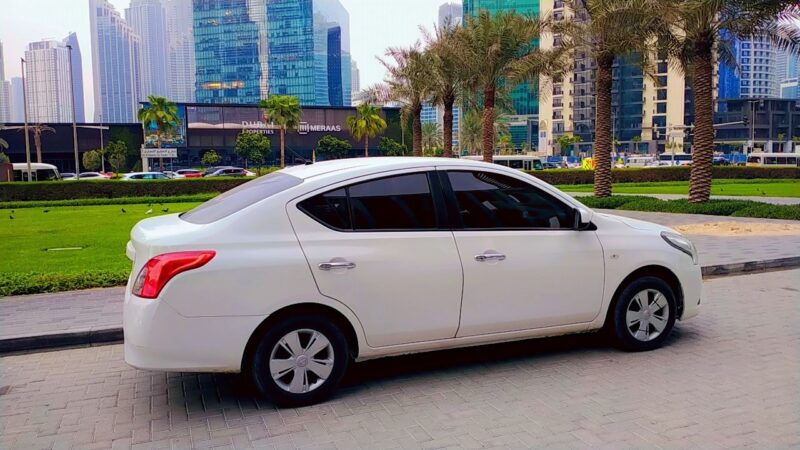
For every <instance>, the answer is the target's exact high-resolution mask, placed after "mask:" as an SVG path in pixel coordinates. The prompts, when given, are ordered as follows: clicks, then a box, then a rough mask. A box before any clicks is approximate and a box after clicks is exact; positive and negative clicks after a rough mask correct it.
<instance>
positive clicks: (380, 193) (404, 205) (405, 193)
mask: <svg viewBox="0 0 800 450" xmlns="http://www.w3.org/2000/svg"><path fill="white" fill-rule="evenodd" d="M348 193H349V194H350V208H351V210H352V218H353V228H354V229H356V230H421V229H435V228H436V212H435V210H434V206H433V196H432V195H431V188H430V185H429V184H428V175H427V174H425V173H414V174H408V175H398V176H393V177H387V178H381V179H378V180H371V181H366V182H364V183H359V184H354V185H352V186H350V187H349V188H348Z"/></svg>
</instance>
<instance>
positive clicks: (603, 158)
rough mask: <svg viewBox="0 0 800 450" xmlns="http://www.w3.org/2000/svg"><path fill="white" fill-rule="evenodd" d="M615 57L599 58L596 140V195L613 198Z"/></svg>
mask: <svg viewBox="0 0 800 450" xmlns="http://www.w3.org/2000/svg"><path fill="white" fill-rule="evenodd" d="M613 66H614V57H613V56H610V55H603V56H598V58H597V115H596V117H595V121H596V125H595V138H594V195H595V196H596V197H610V196H611V145H612V142H611V84H612V78H611V77H612V70H613Z"/></svg>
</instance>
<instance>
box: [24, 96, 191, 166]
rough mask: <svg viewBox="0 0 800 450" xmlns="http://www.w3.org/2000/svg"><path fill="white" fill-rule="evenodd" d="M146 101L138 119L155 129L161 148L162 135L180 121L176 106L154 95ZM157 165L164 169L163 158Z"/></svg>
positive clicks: (157, 144)
mask: <svg viewBox="0 0 800 450" xmlns="http://www.w3.org/2000/svg"><path fill="white" fill-rule="evenodd" d="M147 103H148V104H147V105H145V106H142V107H141V108H140V109H139V114H138V117H139V121H140V122H142V124H143V125H144V127H145V128H151V127H154V128H155V129H156V148H161V138H162V136H163V135H164V134H165V133H169V131H170V130H171V129H172V128H174V127H176V126H178V125H180V123H181V119H180V118H179V117H178V107H177V106H176V105H175V103H174V102H171V101H169V100H167V99H166V98H164V97H159V96H156V95H150V96H148V97H147ZM34 136H35V135H34ZM158 166H159V170H162V171H163V170H164V158H158Z"/></svg>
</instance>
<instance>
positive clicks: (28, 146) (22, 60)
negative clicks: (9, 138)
mask: <svg viewBox="0 0 800 450" xmlns="http://www.w3.org/2000/svg"><path fill="white" fill-rule="evenodd" d="M19 61H20V63H19V67H20V70H22V105H23V111H24V115H25V127H24V128H25V161H26V162H27V163H28V181H32V180H31V143H30V138H29V137H28V92H27V89H26V88H25V58H20V59H19Z"/></svg>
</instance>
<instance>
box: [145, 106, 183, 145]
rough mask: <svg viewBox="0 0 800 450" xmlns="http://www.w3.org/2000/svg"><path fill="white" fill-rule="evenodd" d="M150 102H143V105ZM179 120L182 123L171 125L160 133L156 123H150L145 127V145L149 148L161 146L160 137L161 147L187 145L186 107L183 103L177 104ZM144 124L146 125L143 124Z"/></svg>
mask: <svg viewBox="0 0 800 450" xmlns="http://www.w3.org/2000/svg"><path fill="white" fill-rule="evenodd" d="M148 105H149V103H146V102H143V103H142V106H144V107H147V106H148ZM177 107H178V111H177V113H178V114H177V115H178V120H179V121H180V123H178V124H177V125H175V126H174V127H170V128H169V129H168V130H167V131H165V132H163V133H161V134H159V133H156V131H157V130H156V127H155V124H150V126H149V127H144V145H145V147H148V148H155V147H159V142H158V141H159V138H160V140H161V142H160V144H161V145H160V147H169V148H178V147H186V108H185V107H184V106H183V105H177ZM143 126H144V125H143Z"/></svg>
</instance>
